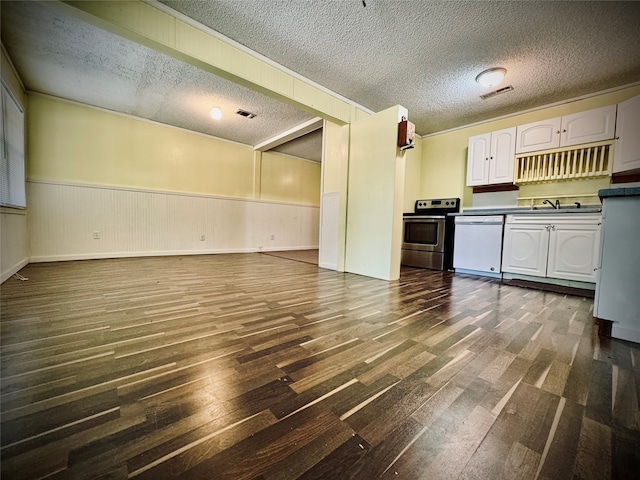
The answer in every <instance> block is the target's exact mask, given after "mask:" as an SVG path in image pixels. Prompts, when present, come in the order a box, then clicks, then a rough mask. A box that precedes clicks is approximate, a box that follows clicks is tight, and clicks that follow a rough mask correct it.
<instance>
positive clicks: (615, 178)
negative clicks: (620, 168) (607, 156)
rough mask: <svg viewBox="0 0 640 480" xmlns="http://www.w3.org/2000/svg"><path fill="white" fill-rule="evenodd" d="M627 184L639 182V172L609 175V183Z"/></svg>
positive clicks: (631, 171) (630, 171) (632, 171)
mask: <svg viewBox="0 0 640 480" xmlns="http://www.w3.org/2000/svg"><path fill="white" fill-rule="evenodd" d="M629 182H640V170H629V171H628V172H620V173H614V174H613V175H611V183H629ZM473 193H475V192H473Z"/></svg>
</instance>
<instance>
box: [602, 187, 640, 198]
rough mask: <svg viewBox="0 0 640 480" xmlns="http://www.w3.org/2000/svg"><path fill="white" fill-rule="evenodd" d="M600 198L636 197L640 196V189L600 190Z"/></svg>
mask: <svg viewBox="0 0 640 480" xmlns="http://www.w3.org/2000/svg"><path fill="white" fill-rule="evenodd" d="M598 195H599V196H600V198H607V197H636V196H640V187H630V188H605V189H603V190H598Z"/></svg>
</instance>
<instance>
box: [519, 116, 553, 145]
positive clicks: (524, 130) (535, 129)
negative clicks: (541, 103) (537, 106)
mask: <svg viewBox="0 0 640 480" xmlns="http://www.w3.org/2000/svg"><path fill="white" fill-rule="evenodd" d="M560 124H561V118H560V117H557V118H550V119H549V120H543V121H541V122H533V123H527V124H525V125H520V126H518V128H517V135H516V153H525V152H535V151H536V150H546V149H547V148H557V147H559V146H560Z"/></svg>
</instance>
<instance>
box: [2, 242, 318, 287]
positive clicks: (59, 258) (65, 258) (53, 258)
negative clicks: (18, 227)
mask: <svg viewBox="0 0 640 480" xmlns="http://www.w3.org/2000/svg"><path fill="white" fill-rule="evenodd" d="M317 248H318V247H313V246H312V247H309V246H305V247H284V248H271V249H265V248H263V249H258V248H234V249H214V250H182V251H180V250H167V251H159V252H107V253H83V254H70V255H44V256H34V257H31V259H28V260H27V261H26V263H25V264H24V265H26V264H27V263H29V262H31V263H44V262H70V261H74V260H103V259H106V258H136V257H173V256H181V255H218V254H223V253H259V252H285V251H288V250H315V249H317ZM24 265H22V266H24ZM20 268H22V267H20ZM16 271H17V270H16ZM13 273H15V272H13ZM13 273H11V274H9V277H10V276H11V275H13ZM7 278H8V277H7ZM3 279H4V274H3ZM3 281H4V280H3Z"/></svg>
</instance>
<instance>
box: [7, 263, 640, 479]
mask: <svg viewBox="0 0 640 480" xmlns="http://www.w3.org/2000/svg"><path fill="white" fill-rule="evenodd" d="M20 273H21V274H22V275H23V276H25V277H28V278H29V280H28V281H19V280H18V279H16V278H11V279H9V280H8V281H7V282H5V283H4V284H3V285H2V289H1V291H0V294H1V302H2V303H1V308H2V310H1V315H2V320H1V325H0V326H1V331H0V333H1V345H2V350H1V352H2V356H1V375H2V377H1V392H0V393H1V397H0V400H1V421H2V422H1V441H2V443H1V451H0V453H1V457H0V458H1V473H2V478H3V479H7V480H8V479H29V480H33V479H39V478H51V479H85V478H86V479H89V478H92V479H96V478H100V479H125V478H137V479H146V478H149V479H152V478H153V479H162V478H173V477H175V476H179V477H182V478H188V479H233V480H239V479H262V480H267V479H269V480H272V479H296V478H300V479H362V480H369V479H375V478H382V479H391V478H394V479H396V478H402V479H412V480H413V479H458V478H459V479H498V478H508V479H512V478H513V479H515V478H518V479H521V478H522V479H528V478H531V479H534V478H540V479H549V480H551V479H554V480H556V479H573V478H575V479H598V480H602V479H608V478H614V479H629V478H638V477H637V475H638V472H640V411H639V409H638V405H639V398H640V348H639V347H640V346H639V345H637V344H632V343H627V342H622V341H617V340H610V339H608V338H606V337H598V334H597V332H598V325H597V324H596V323H595V322H594V319H593V317H592V310H593V300H592V299H589V298H583V297H578V296H570V295H564V294H560V293H553V292H543V291H539V290H530V289H525V288H520V287H516V286H508V285H501V284H500V283H499V282H498V281H496V280H491V279H483V278H479V277H472V276H465V275H454V274H452V273H448V272H435V271H429V270H420V269H412V268H407V269H403V271H402V277H401V279H400V281H399V282H385V281H381V280H375V279H371V278H366V277H361V276H357V275H352V274H343V273H337V272H333V271H328V270H323V269H319V268H318V267H317V266H314V265H311V264H307V263H302V262H298V261H292V260H288V259H283V258H277V257H274V256H268V255H260V254H242V255H212V256H189V257H166V258H136V259H116V260H100V261H83V262H64V263H56V264H33V265H29V266H27V267H26V268H24V269H23V270H22V271H21V272H20Z"/></svg>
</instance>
